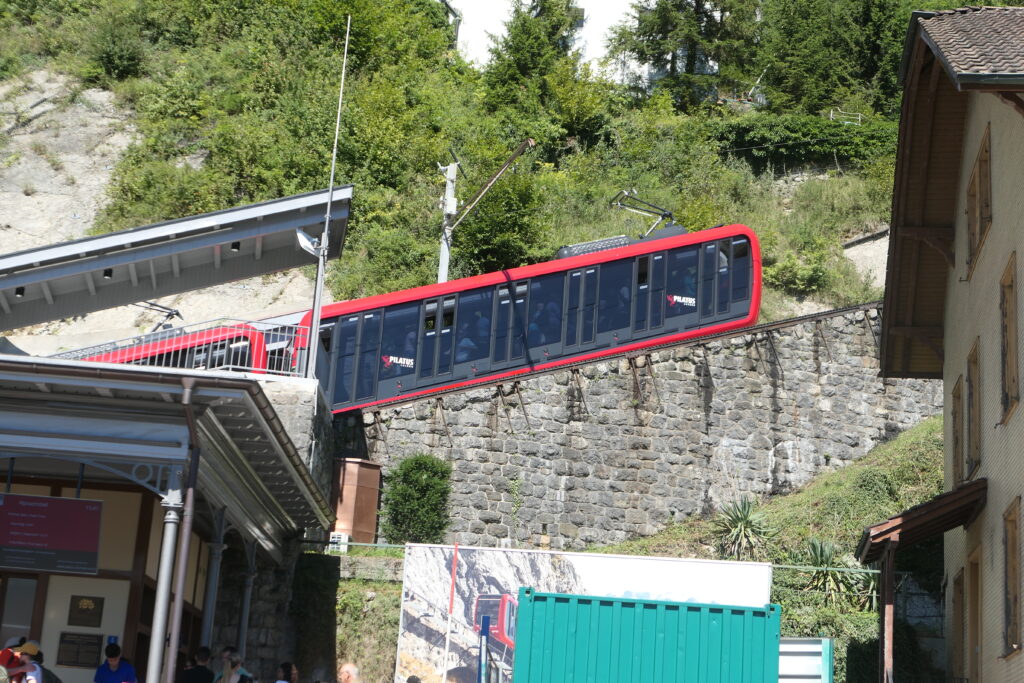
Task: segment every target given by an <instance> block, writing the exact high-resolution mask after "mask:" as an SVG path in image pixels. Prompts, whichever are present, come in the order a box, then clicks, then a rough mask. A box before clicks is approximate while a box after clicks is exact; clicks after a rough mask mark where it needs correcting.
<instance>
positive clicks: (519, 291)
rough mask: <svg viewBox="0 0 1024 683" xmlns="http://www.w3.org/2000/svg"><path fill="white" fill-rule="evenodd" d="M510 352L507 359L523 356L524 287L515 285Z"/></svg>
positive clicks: (524, 324)
mask: <svg viewBox="0 0 1024 683" xmlns="http://www.w3.org/2000/svg"><path fill="white" fill-rule="evenodd" d="M512 306H513V309H512V315H513V322H512V350H511V352H510V353H509V357H510V358H512V359H513V360H514V359H516V358H521V357H522V356H523V338H524V337H525V334H524V333H525V332H526V323H527V320H526V315H527V310H526V285H525V284H518V285H516V295H515V297H514V298H513V300H512Z"/></svg>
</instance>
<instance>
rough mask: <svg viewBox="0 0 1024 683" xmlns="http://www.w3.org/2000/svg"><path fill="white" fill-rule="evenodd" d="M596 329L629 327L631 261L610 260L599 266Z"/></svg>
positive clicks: (631, 280)
mask: <svg viewBox="0 0 1024 683" xmlns="http://www.w3.org/2000/svg"><path fill="white" fill-rule="evenodd" d="M598 290H599V292H598V299H599V303H598V314H597V331H598V332H609V331H611V330H618V329H622V328H623V327H629V312H630V308H631V304H632V299H633V261H632V260H628V261H612V262H611V263H605V264H603V265H602V266H601V281H600V284H599V285H598Z"/></svg>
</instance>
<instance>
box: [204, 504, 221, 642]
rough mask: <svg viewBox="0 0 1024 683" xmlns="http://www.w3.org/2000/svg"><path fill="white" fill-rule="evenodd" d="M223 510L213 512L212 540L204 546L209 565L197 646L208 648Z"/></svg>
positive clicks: (218, 573) (218, 568) (211, 636)
mask: <svg viewBox="0 0 1024 683" xmlns="http://www.w3.org/2000/svg"><path fill="white" fill-rule="evenodd" d="M224 514H225V508H217V509H216V510H214V511H213V540H212V541H211V542H210V543H207V544H206V547H207V548H209V550H210V564H209V565H208V566H207V569H206V591H205V592H203V625H202V629H200V632H199V633H200V635H199V644H200V645H205V646H206V647H210V645H211V644H212V643H211V641H212V640H213V615H214V614H215V613H216V611H217V589H218V588H219V587H220V561H221V559H222V558H223V557H224V547H225V546H224V529H225V521H224Z"/></svg>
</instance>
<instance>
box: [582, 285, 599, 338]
mask: <svg viewBox="0 0 1024 683" xmlns="http://www.w3.org/2000/svg"><path fill="white" fill-rule="evenodd" d="M596 309H597V268H589V269H587V272H586V273H585V274H584V282H583V340H582V343H584V344H587V343H589V342H592V341H594V321H595V319H596V318H597V315H596Z"/></svg>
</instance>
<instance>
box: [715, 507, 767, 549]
mask: <svg viewBox="0 0 1024 683" xmlns="http://www.w3.org/2000/svg"><path fill="white" fill-rule="evenodd" d="M711 524H712V527H713V528H714V532H715V536H717V537H718V543H719V547H720V548H721V550H722V553H723V554H724V555H726V556H728V557H730V558H732V559H735V560H743V559H751V558H753V557H755V556H757V555H759V554H762V552H763V550H764V548H765V547H766V546H767V545H768V543H769V542H770V541H771V539H772V538H773V537H774V536H775V535H776V530H775V529H773V528H772V527H771V526H770V525H769V524H768V518H767V516H765V514H764V512H762V511H760V510H758V509H757V503H755V502H754V500H753V499H752V498H749V497H744V498H740V499H739V500H735V501H733V502H731V503H726V504H725V505H723V506H722V511H721V512H720V513H719V514H718V516H717V517H715V518H714V520H712V522H711Z"/></svg>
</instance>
